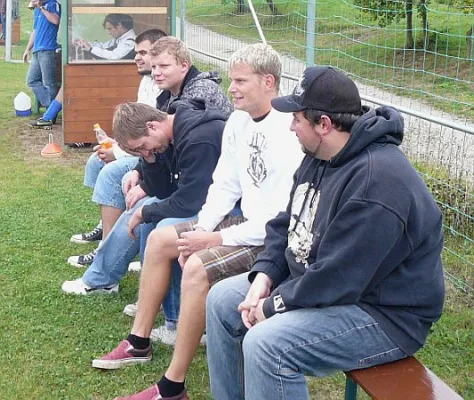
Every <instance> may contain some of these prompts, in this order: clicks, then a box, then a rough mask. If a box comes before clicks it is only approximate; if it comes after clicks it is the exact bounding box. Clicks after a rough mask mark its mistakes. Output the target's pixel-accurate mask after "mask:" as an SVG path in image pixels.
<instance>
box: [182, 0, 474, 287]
mask: <svg viewBox="0 0 474 400" xmlns="http://www.w3.org/2000/svg"><path fill="white" fill-rule="evenodd" d="M468 3H469V2H467V0H466V4H467V5H466V4H465V3H464V2H463V1H462V0H459V1H457V0H456V1H449V2H448V1H447V0H446V1H435V0H432V1H430V2H428V1H389V0H353V1H337V2H336V1H329V0H326V1H314V0H308V1H301V0H294V1H288V0H281V1H276V0H265V1H263V0H259V1H253V2H252V3H250V4H249V3H247V2H246V1H244V0H187V1H184V0H181V2H180V4H178V16H179V21H178V24H177V32H178V34H180V35H181V37H182V38H183V40H185V42H186V43H187V44H188V46H189V47H190V48H191V49H192V50H193V52H194V54H195V58H196V59H198V60H199V61H200V62H204V63H206V64H208V65H209V66H212V68H218V69H220V70H221V71H222V72H223V73H225V72H226V59H227V58H228V57H229V55H230V54H232V52H234V51H235V50H237V49H238V48H239V47H241V46H242V45H244V44H246V43H254V42H257V41H261V40H262V38H261V37H260V35H259V30H258V29H257V28H258V26H259V25H260V26H261V30H262V32H263V35H264V40H266V41H267V42H268V43H269V44H271V45H272V46H273V47H274V48H276V49H277V50H278V51H279V52H280V54H281V55H282V60H283V69H284V77H285V78H284V79H283V82H282V88H281V91H282V93H284V94H286V93H289V92H290V91H291V90H292V88H293V87H294V85H295V83H296V81H297V80H298V79H299V77H300V76H301V74H302V72H303V70H304V68H305V67H306V65H313V64H315V63H317V64H326V65H332V66H335V67H338V68H340V69H342V70H344V71H345V72H346V73H347V74H349V75H350V76H351V77H352V78H353V79H354V80H355V81H356V82H357V84H358V87H359V89H360V92H361V95H362V98H363V100H364V101H365V103H366V104H369V105H373V106H378V105H385V104H387V105H394V106H396V107H397V108H398V109H399V110H400V111H401V112H402V113H403V115H404V117H405V123H406V135H405V139H404V144H403V150H404V151H405V153H406V154H407V155H408V157H410V159H411V160H412V162H413V163H414V164H415V166H416V167H417V169H418V170H419V172H420V174H422V176H423V177H424V179H425V181H426V183H427V185H428V186H429V187H430V189H431V190H432V192H433V194H434V196H435V197H436V200H437V201H438V204H439V206H440V208H441V209H442V211H443V213H444V217H445V220H444V225H445V233H446V240H445V251H444V255H443V256H444V265H445V268H446V274H447V278H448V279H449V280H450V281H451V282H452V283H453V284H454V285H455V286H456V287H457V288H459V289H460V290H462V291H465V292H466V293H469V294H471V295H474V190H473V187H474V124H473V123H472V119H473V118H474V92H473V91H472V85H473V83H474V82H473V59H472V57H473V54H472V46H473V43H472V26H473V25H474V14H473V12H474V8H473V7H472V4H471V6H470V8H469V7H468V6H469V4H468ZM471 3H472V1H471ZM252 6H253V9H254V10H255V16H256V18H254V17H253V16H252V12H251V11H252Z"/></svg>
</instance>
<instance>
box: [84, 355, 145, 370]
mask: <svg viewBox="0 0 474 400" xmlns="http://www.w3.org/2000/svg"><path fill="white" fill-rule="evenodd" d="M150 361H151V356H150V357H140V358H138V357H137V358H130V359H127V360H93V361H92V367H93V368H99V369H119V368H122V367H128V366H130V365H134V364H144V363H147V362H150Z"/></svg>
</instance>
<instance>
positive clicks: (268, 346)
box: [242, 323, 274, 362]
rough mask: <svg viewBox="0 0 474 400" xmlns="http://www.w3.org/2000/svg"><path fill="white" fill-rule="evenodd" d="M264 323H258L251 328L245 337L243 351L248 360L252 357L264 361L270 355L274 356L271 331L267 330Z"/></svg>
mask: <svg viewBox="0 0 474 400" xmlns="http://www.w3.org/2000/svg"><path fill="white" fill-rule="evenodd" d="M263 328H264V327H263V325H262V324H261V323H260V324H257V325H255V326H254V327H253V328H252V329H250V330H249V331H248V332H247V334H246V335H245V337H244V341H243V343H242V351H243V353H244V359H245V361H246V362H248V361H251V360H252V359H254V360H256V362H257V360H259V361H258V362H261V361H263V360H264V359H266V358H268V357H269V356H270V357H272V354H274V352H273V351H272V341H271V335H270V333H269V332H265V329H263Z"/></svg>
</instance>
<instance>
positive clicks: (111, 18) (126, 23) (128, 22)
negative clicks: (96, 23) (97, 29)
mask: <svg viewBox="0 0 474 400" xmlns="http://www.w3.org/2000/svg"><path fill="white" fill-rule="evenodd" d="M107 22H108V23H109V24H110V25H113V26H114V27H117V25H118V24H120V25H122V26H123V27H124V28H125V29H128V30H130V29H133V18H132V17H131V16H130V15H128V14H107V15H106V16H105V18H104V23H103V24H102V26H103V27H104V28H105V24H106V23H107Z"/></svg>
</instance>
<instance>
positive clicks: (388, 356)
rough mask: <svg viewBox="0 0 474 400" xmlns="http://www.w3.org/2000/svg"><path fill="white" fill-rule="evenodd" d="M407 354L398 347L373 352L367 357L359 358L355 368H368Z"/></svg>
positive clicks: (398, 358)
mask: <svg viewBox="0 0 474 400" xmlns="http://www.w3.org/2000/svg"><path fill="white" fill-rule="evenodd" d="M406 356H407V354H406V353H405V352H404V351H403V350H401V349H400V348H399V347H394V348H393V349H390V350H386V351H383V352H381V353H377V354H373V355H371V356H369V357H364V358H361V359H360V360H359V362H358V364H357V368H368V367H372V366H374V365H379V364H385V363H388V362H391V361H396V360H400V359H402V358H405V357H406Z"/></svg>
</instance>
